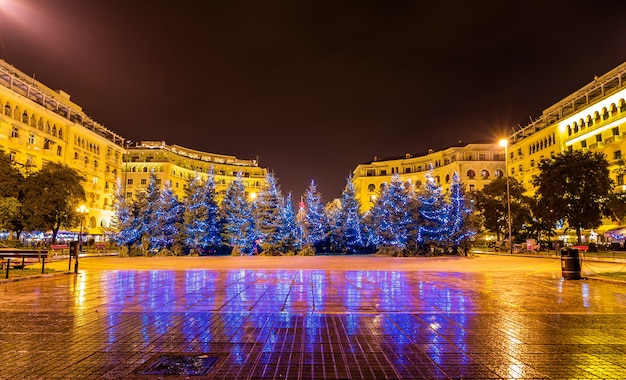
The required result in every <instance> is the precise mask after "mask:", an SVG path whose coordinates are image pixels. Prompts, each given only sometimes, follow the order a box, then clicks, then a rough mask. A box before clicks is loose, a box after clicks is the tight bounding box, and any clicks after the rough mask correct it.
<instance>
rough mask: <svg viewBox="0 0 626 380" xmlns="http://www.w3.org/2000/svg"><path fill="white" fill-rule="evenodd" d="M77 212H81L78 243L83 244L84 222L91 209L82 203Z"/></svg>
mask: <svg viewBox="0 0 626 380" xmlns="http://www.w3.org/2000/svg"><path fill="white" fill-rule="evenodd" d="M76 212H77V213H79V214H80V235H79V236H78V243H79V244H80V245H82V244H83V222H84V221H85V215H86V214H87V213H88V212H89V209H88V208H87V207H86V206H85V205H80V206H79V207H77V208H76Z"/></svg>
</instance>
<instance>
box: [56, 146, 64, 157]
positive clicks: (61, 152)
mask: <svg viewBox="0 0 626 380" xmlns="http://www.w3.org/2000/svg"><path fill="white" fill-rule="evenodd" d="M62 155H63V147H62V146H61V145H57V156H62Z"/></svg>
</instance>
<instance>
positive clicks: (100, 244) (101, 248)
mask: <svg viewBox="0 0 626 380" xmlns="http://www.w3.org/2000/svg"><path fill="white" fill-rule="evenodd" d="M93 248H94V249H95V250H96V252H100V253H103V252H104V251H105V250H106V249H107V243H104V242H96V243H93Z"/></svg>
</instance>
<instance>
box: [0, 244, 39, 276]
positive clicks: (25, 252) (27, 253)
mask: <svg viewBox="0 0 626 380" xmlns="http://www.w3.org/2000/svg"><path fill="white" fill-rule="evenodd" d="M47 257H48V252H47V251H40V250H34V249H12V248H7V249H4V248H3V249H0V259H2V261H1V262H2V265H4V261H5V259H6V266H7V268H6V270H7V271H6V275H5V277H4V278H9V269H10V268H11V265H13V267H14V268H15V267H21V268H24V265H26V262H25V260H26V259H27V258H28V259H37V260H41V274H43V273H44V269H45V266H46V258H47ZM20 258H21V259H22V263H21V264H18V262H14V263H13V264H11V259H20ZM0 268H2V266H0Z"/></svg>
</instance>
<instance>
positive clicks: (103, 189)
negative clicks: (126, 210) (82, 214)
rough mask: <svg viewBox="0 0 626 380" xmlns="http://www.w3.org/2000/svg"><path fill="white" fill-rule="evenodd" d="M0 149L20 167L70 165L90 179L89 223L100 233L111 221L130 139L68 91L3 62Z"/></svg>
mask: <svg viewBox="0 0 626 380" xmlns="http://www.w3.org/2000/svg"><path fill="white" fill-rule="evenodd" d="M0 107H1V112H0V148H2V149H3V150H4V151H5V152H7V153H8V154H9V155H10V156H11V157H12V159H13V161H14V162H15V163H17V164H18V166H21V167H22V168H24V170H25V171H28V170H38V169H40V168H41V167H42V165H43V164H44V163H46V162H57V163H63V164H67V165H68V166H70V167H71V168H74V169H76V170H77V171H78V172H79V173H80V174H82V175H83V176H84V177H85V179H86V180H85V183H84V184H83V187H84V189H85V192H86V195H87V201H86V203H85V206H86V207H87V208H88V209H89V212H88V214H86V219H85V220H86V226H87V227H88V231H89V233H92V234H100V233H102V232H103V228H107V227H109V226H110V224H111V218H112V215H113V207H112V205H113V199H114V195H115V184H116V182H117V179H118V177H120V175H121V171H122V170H121V168H122V156H123V153H124V148H123V145H124V139H123V138H122V137H121V136H119V135H117V134H116V133H114V132H112V131H110V130H108V129H106V128H105V127H103V126H102V125H100V124H98V123H97V122H95V121H93V120H92V119H91V118H89V117H88V116H87V115H86V114H85V113H84V112H83V111H82V108H81V107H80V106H79V105H77V104H76V103H74V102H72V101H71V100H70V95H69V94H67V93H65V92H63V91H58V92H57V91H54V90H52V89H50V88H48V87H46V86H45V85H43V84H42V83H40V82H38V81H36V80H34V78H31V77H29V76H28V75H26V74H24V73H23V72H21V71H19V70H17V69H16V68H15V67H13V66H11V65H9V64H8V63H6V62H5V61H2V60H0Z"/></svg>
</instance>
